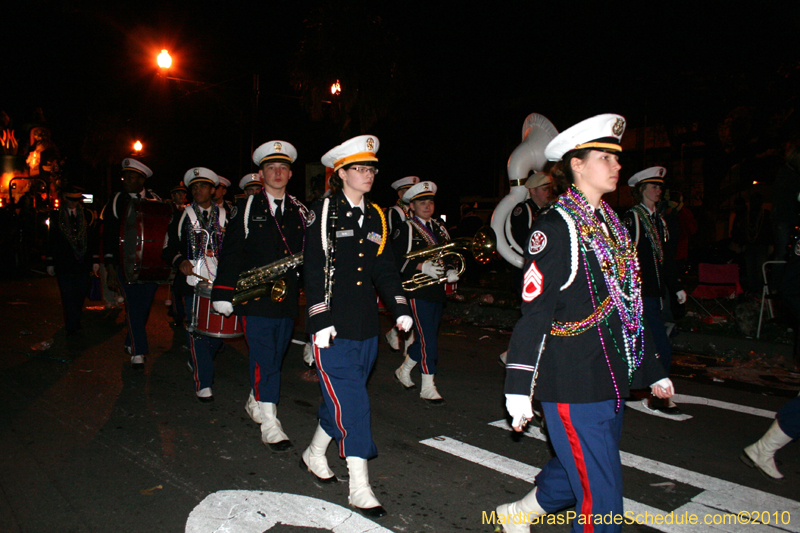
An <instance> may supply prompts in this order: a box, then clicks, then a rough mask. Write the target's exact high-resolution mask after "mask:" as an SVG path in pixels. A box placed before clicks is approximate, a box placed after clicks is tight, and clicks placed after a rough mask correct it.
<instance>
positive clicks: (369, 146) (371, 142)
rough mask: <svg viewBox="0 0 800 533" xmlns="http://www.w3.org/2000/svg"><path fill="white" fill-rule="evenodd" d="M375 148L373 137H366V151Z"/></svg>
mask: <svg viewBox="0 0 800 533" xmlns="http://www.w3.org/2000/svg"><path fill="white" fill-rule="evenodd" d="M374 149H375V139H373V138H372V137H368V138H367V151H369V152H371V151H373V150H374Z"/></svg>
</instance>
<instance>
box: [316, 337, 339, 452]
mask: <svg viewBox="0 0 800 533" xmlns="http://www.w3.org/2000/svg"><path fill="white" fill-rule="evenodd" d="M315 338H316V335H312V336H311V345H312V346H313V347H314V360H315V361H316V362H317V370H318V371H319V373H320V374H321V375H322V381H323V382H324V383H325V390H327V391H328V395H329V396H330V397H331V400H333V406H334V409H333V411H334V413H333V418H334V419H335V420H336V426H337V427H338V428H339V431H341V432H342V439H341V440H340V441H339V456H340V457H347V456H346V455H345V453H344V439H345V437H346V436H347V430H345V429H344V425H343V424H342V404H341V403H339V398H337V397H336V392H335V391H334V390H333V384H332V383H331V380H330V378H329V377H328V373H327V372H325V371H324V370H323V369H322V365H321V364H320V360H319V355H320V354H319V346H317V345H316V344H314V339H315Z"/></svg>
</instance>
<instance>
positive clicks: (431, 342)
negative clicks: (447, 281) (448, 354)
mask: <svg viewBox="0 0 800 533" xmlns="http://www.w3.org/2000/svg"><path fill="white" fill-rule="evenodd" d="M408 302H409V305H410V306H411V313H412V314H413V315H414V316H412V317H411V318H413V319H414V329H415V330H416V332H417V334H416V335H414V343H413V344H412V345H411V346H409V347H408V356H409V357H410V358H411V360H412V361H416V362H417V363H419V369H420V371H421V372H422V373H423V374H435V373H436V363H437V362H438V361H439V343H438V342H437V339H438V338H439V323H440V322H441V321H442V309H443V308H444V304H442V303H441V302H439V303H437V302H428V301H426V300H420V299H418V298H409V299H408Z"/></svg>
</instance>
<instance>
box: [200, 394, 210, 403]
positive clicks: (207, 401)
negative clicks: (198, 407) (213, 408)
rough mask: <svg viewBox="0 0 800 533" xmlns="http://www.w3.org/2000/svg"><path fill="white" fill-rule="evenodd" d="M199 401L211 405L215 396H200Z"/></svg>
mask: <svg viewBox="0 0 800 533" xmlns="http://www.w3.org/2000/svg"><path fill="white" fill-rule="evenodd" d="M197 401H198V402H200V403H211V402H213V401H214V397H213V396H198V397H197Z"/></svg>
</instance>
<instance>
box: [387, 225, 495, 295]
mask: <svg viewBox="0 0 800 533" xmlns="http://www.w3.org/2000/svg"><path fill="white" fill-rule="evenodd" d="M496 248H497V240H496V238H495V236H494V231H493V230H492V228H490V227H488V226H485V227H483V228H481V229H480V230H479V231H478V233H476V234H475V237H474V238H472V239H469V238H467V237H459V238H457V239H453V240H451V241H447V242H444V243H442V244H437V245H434V246H428V247H427V248H423V249H422V250H416V251H414V252H409V253H407V254H406V255H404V256H403V257H405V258H406V259H424V260H425V261H433V262H434V263H438V264H440V265H442V266H444V265H445V264H446V263H448V262H450V263H455V265H454V266H455V270H456V275H457V276H461V274H463V273H464V270H465V269H466V262H465V261H464V256H463V255H462V254H461V253H460V252H470V253H471V254H472V255H473V257H474V258H475V260H476V261H477V262H479V263H482V264H485V263H488V262H489V261H490V260H491V259H492V256H493V255H494V252H495V250H496ZM446 281H447V276H442V277H441V278H432V277H430V276H428V275H427V274H423V273H421V272H418V273H416V274H414V275H413V276H412V277H411V279H409V280H406V281H404V282H403V289H405V290H407V291H415V290H417V289H421V288H422V287H428V286H429V285H438V284H440V283H445V282H446Z"/></svg>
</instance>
